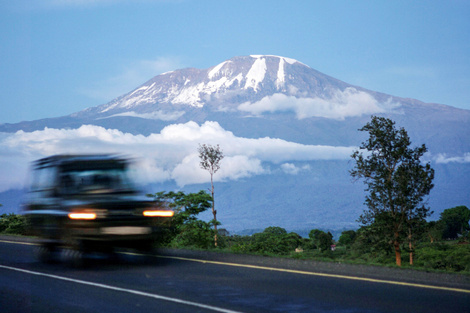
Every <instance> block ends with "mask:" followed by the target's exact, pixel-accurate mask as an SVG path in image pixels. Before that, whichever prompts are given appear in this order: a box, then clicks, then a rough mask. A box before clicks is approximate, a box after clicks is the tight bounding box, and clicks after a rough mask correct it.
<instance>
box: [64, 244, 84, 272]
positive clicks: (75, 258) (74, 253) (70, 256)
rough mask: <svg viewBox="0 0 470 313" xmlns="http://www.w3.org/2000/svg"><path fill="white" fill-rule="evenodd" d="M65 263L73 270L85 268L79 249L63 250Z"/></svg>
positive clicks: (82, 255)
mask: <svg viewBox="0 0 470 313" xmlns="http://www.w3.org/2000/svg"><path fill="white" fill-rule="evenodd" d="M63 255H64V259H65V262H66V263H68V264H69V265H70V266H72V267H75V268H82V267H84V266H85V255H84V253H83V251H81V250H80V249H71V248H69V249H64V254H63Z"/></svg>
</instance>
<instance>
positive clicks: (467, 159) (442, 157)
mask: <svg viewBox="0 0 470 313" xmlns="http://www.w3.org/2000/svg"><path fill="white" fill-rule="evenodd" d="M435 160H436V163H443V164H447V163H470V153H465V154H464V155H463V156H461V157H458V156H454V157H447V155H446V154H438V155H437V156H436V157H435Z"/></svg>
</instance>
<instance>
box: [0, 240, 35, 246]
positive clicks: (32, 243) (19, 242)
mask: <svg viewBox="0 0 470 313" xmlns="http://www.w3.org/2000/svg"><path fill="white" fill-rule="evenodd" d="M0 242H3V243H13V244H17V245H27V246H37V245H38V244H37V243H34V242H25V241H11V240H0Z"/></svg>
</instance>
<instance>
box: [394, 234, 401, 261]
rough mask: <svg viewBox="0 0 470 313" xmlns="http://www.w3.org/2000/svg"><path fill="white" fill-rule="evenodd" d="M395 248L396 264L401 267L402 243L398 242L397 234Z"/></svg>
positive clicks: (396, 235)
mask: <svg viewBox="0 0 470 313" xmlns="http://www.w3.org/2000/svg"><path fill="white" fill-rule="evenodd" d="M393 246H394V247H395V262H396V264H397V265H398V266H401V251H400V243H399V242H398V233H395V241H394V242H393Z"/></svg>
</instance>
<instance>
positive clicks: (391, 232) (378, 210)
mask: <svg viewBox="0 0 470 313" xmlns="http://www.w3.org/2000/svg"><path fill="white" fill-rule="evenodd" d="M359 130H360V131H366V132H368V133H369V139H368V140H367V141H365V142H363V143H362V144H361V146H360V147H359V150H356V151H355V152H354V153H353V154H352V155H351V157H352V158H353V159H354V160H355V162H356V164H355V166H354V168H353V169H352V170H351V171H350V174H351V176H352V177H354V178H357V179H363V180H364V183H365V184H366V186H367V188H366V191H368V193H369V194H368V195H367V196H366V200H365V204H366V205H367V210H365V211H364V213H363V214H362V215H361V216H360V218H359V221H360V222H361V223H362V224H364V225H371V224H372V223H374V221H375V220H376V219H377V218H378V217H380V219H381V227H382V232H383V233H382V235H383V236H384V238H387V239H388V238H390V240H389V242H390V244H391V245H392V246H393V248H394V250H395V261H396V264H397V265H399V266H400V265H401V248H400V246H401V244H402V243H403V241H404V240H405V239H404V238H407V236H408V235H409V230H410V229H411V227H412V226H413V225H414V226H416V225H420V224H419V223H417V221H420V220H424V219H425V218H426V217H427V216H429V215H430V214H431V212H430V209H429V208H428V207H426V206H425V205H423V204H422V203H423V200H424V196H426V195H428V194H429V192H430V191H431V189H432V187H433V183H432V181H433V179H434V170H433V169H432V168H431V165H430V164H429V163H427V164H424V165H423V164H421V161H420V159H421V157H422V156H423V155H424V153H426V151H427V148H426V146H425V145H424V144H423V145H422V146H420V147H416V148H410V145H411V141H410V138H409V136H408V134H407V132H406V130H405V129H404V128H400V129H396V128H395V122H393V121H392V120H390V119H387V118H384V117H377V116H373V117H372V120H371V122H369V123H367V124H366V125H365V126H364V127H362V128H361V129H359ZM364 152H365V153H364Z"/></svg>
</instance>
